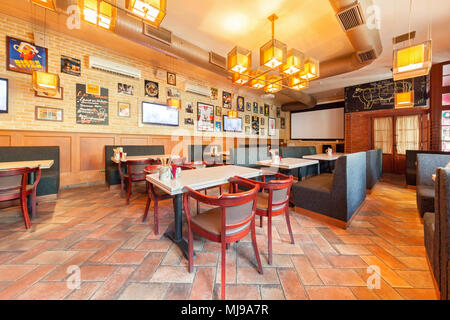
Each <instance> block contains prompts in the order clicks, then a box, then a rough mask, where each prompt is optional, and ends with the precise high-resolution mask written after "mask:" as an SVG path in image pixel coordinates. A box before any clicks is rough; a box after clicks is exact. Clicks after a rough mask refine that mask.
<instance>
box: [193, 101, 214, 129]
mask: <svg viewBox="0 0 450 320" xmlns="http://www.w3.org/2000/svg"><path fill="white" fill-rule="evenodd" d="M197 130H198V131H214V106H213V105H210V104H207V103H203V102H197Z"/></svg>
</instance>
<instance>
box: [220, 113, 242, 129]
mask: <svg viewBox="0 0 450 320" xmlns="http://www.w3.org/2000/svg"><path fill="white" fill-rule="evenodd" d="M223 131H228V132H242V118H229V117H228V116H223Z"/></svg>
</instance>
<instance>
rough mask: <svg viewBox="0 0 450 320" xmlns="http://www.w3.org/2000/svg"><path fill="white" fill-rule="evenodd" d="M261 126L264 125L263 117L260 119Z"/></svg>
mask: <svg viewBox="0 0 450 320" xmlns="http://www.w3.org/2000/svg"><path fill="white" fill-rule="evenodd" d="M261 125H262V126H264V125H265V123H264V117H261Z"/></svg>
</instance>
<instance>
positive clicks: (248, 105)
mask: <svg viewBox="0 0 450 320" xmlns="http://www.w3.org/2000/svg"><path fill="white" fill-rule="evenodd" d="M245 105H246V106H247V107H246V110H247V111H252V103H251V102H247V103H246V104H245Z"/></svg>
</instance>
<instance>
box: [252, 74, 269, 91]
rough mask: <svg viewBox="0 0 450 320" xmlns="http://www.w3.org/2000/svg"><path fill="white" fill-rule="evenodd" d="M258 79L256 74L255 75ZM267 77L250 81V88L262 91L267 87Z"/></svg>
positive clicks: (262, 76) (263, 76)
mask: <svg viewBox="0 0 450 320" xmlns="http://www.w3.org/2000/svg"><path fill="white" fill-rule="evenodd" d="M254 76H255V77H256V74H255V75H254ZM265 79H266V75H260V76H257V77H256V78H253V79H250V87H252V88H253V89H262V88H264V87H265V86H266V81H265Z"/></svg>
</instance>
